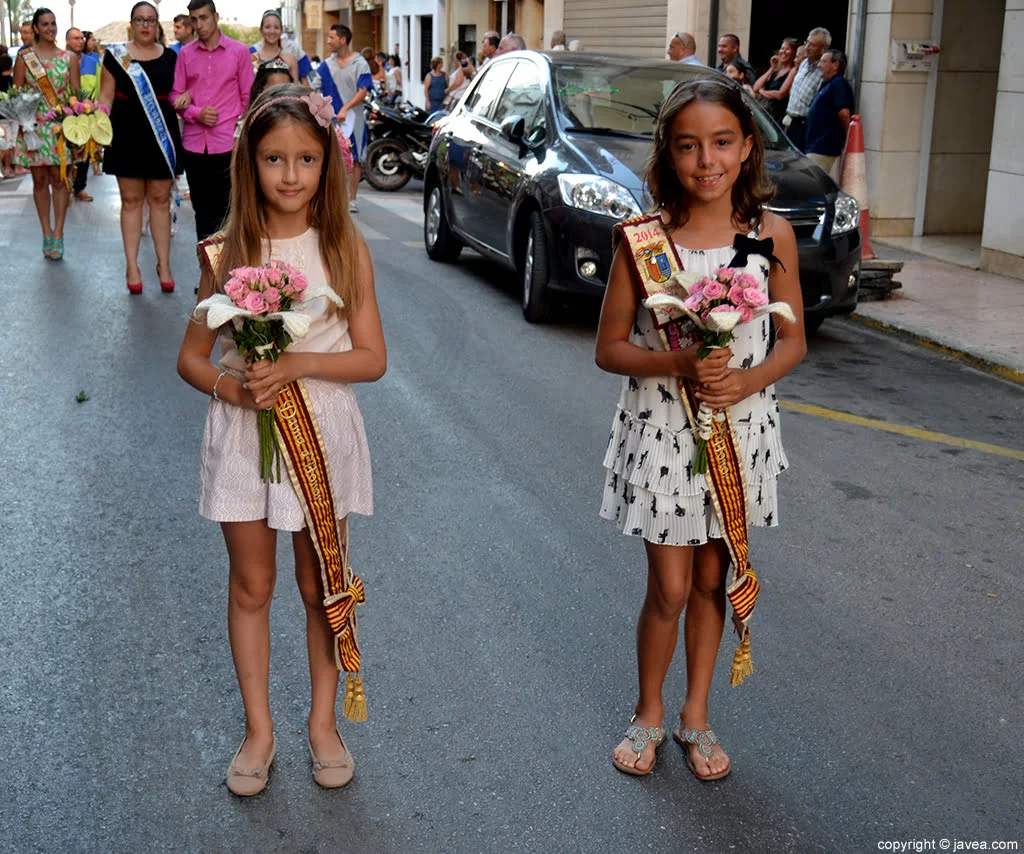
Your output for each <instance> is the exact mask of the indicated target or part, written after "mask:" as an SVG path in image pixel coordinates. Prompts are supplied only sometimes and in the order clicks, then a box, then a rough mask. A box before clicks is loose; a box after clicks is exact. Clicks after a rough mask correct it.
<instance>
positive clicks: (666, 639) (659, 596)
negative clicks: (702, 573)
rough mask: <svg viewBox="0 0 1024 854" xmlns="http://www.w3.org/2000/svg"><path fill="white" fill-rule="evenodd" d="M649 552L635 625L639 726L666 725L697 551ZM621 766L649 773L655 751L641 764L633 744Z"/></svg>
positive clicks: (626, 744) (625, 743)
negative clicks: (666, 692)
mask: <svg viewBox="0 0 1024 854" xmlns="http://www.w3.org/2000/svg"><path fill="white" fill-rule="evenodd" d="M644 546H645V547H646V548H647V595H646V597H645V598H644V604H643V607H642V608H641V609H640V619H639V620H638V621H637V626H636V658H637V667H638V670H639V675H640V699H639V700H638V701H637V704H636V721H635V723H636V724H637V725H638V726H658V727H660V726H662V725H663V718H664V716H665V703H664V701H663V700H662V696H661V689H662V685H663V684H664V682H665V674H666V673H668V667H669V664H671V663H672V655H673V654H674V653H675V649H676V640H677V638H678V636H679V615H680V614H682V612H683V608H684V607H685V605H686V602H687V598H688V597H689V596H690V586H691V575H692V570H693V549H692V548H689V547H686V546H659V545H655V544H654V543H648V542H646V541H645V542H644ZM615 759H616V760H617V761H618V762H619V763H620V764H622V765H627V766H630V767H635V768H636V769H637V770H639V771H644V770H647V769H648V768H650V767H651V764H652V763H653V762H654V748H653V747H648V748H647V749H646V750H645V751H644V752H643V754H642V755H641V756H640V758H639V759H637V755H636V753H635V752H634V751H633V749H632V745H631V743H630V741H629V739H623V740H622V742H621V743H620V744H619V745H618V747H616V748H615Z"/></svg>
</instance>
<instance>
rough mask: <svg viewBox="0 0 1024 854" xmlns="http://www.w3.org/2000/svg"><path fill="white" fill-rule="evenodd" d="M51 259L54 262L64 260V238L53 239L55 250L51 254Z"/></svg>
mask: <svg viewBox="0 0 1024 854" xmlns="http://www.w3.org/2000/svg"><path fill="white" fill-rule="evenodd" d="M50 258H51V259H53V260H54V261H63V260H64V238H63V237H55V238H53V250H52V251H51V252H50Z"/></svg>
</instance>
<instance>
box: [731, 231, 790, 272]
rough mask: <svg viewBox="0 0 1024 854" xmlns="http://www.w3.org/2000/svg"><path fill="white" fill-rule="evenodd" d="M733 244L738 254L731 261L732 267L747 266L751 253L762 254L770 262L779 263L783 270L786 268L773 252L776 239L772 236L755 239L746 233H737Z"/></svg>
mask: <svg viewBox="0 0 1024 854" xmlns="http://www.w3.org/2000/svg"><path fill="white" fill-rule="evenodd" d="M732 246H733V249H735V250H736V255H735V256H734V257H733V259H732V261H730V262H729V266H730V267H746V266H747V262H748V261H749V260H750V258H749V256H750V255H761V256H763V257H765V258H767V259H768V260H769V261H770V262H773V263H775V264H778V265H779V266H780V267H782V269H783V270H785V269H786V265H785V264H783V263H782V262H781V261H780V260H779V259H778V258H776V257H775V256H774V255H773V254H772V250H773V249H774V248H775V241H774V240H772V239H771V238H770V237H766V238H765V239H764V240H754V238H753V237H747V236H746V235H745V234H737V235H736V236H735V237H734V238H733V240H732Z"/></svg>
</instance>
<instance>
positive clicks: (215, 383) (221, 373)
mask: <svg viewBox="0 0 1024 854" xmlns="http://www.w3.org/2000/svg"><path fill="white" fill-rule="evenodd" d="M227 372H228V369H227V368H225V369H224V370H223V371H221V372H220V376H218V377H217V379H216V381H215V382H214V383H213V391H212V392H211V394H212V395H213V399H214V400H220V398H219V397H217V383H219V382H220V381H221V379H222V378H223V377H224V374H226V373H227Z"/></svg>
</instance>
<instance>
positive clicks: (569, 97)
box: [552, 63, 792, 151]
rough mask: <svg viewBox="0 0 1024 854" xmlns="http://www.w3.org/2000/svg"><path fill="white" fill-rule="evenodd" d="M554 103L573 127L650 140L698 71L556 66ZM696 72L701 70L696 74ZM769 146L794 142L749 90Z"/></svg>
mask: <svg viewBox="0 0 1024 854" xmlns="http://www.w3.org/2000/svg"><path fill="white" fill-rule="evenodd" d="M552 71H553V76H554V90H555V103H556V106H557V107H558V112H559V114H560V115H561V117H562V120H563V121H564V123H565V129H566V130H567V131H570V132H577V133H590V134H601V135H608V136H633V137H638V138H642V139H643V138H646V139H649V138H650V136H651V134H652V132H653V131H654V123H655V121H656V120H657V118H658V111H659V110H660V109H661V105H662V104H663V103H665V99H666V98H667V97H668V95H669V93H670V92H671V91H672V90H673V89H674V88H675V87H676V85H677V84H679V83H681V82H683V81H686V80H692V79H694V78H695V77H696V76H698V74H699V73H700V72H699V69H695V67H694V66H692V65H685V64H684V65H680V66H679V68H673V67H671V66H668V65H667V66H665V67H656V68H643V67H640V68H637V67H633V66H629V65H615V64H612V63H603V64H601V65H589V64H588V65H568V64H566V65H561V64H558V65H555V66H554V68H553V69H552ZM695 72H696V73H695ZM744 97H745V98H746V99H747V103H748V104H750V108H751V110H752V111H753V113H754V118H755V120H756V121H757V125H758V127H759V128H760V130H761V138H762V140H763V142H764V147H765V148H766V149H768V150H769V151H790V150H791V148H792V146H791V145H790V143H789V141H788V140H787V139H786V137H785V136H784V135H783V134H782V133H781V131H779V129H778V127H777V126H776V125H775V124H774V123H773V122H772V120H771V119H770V118H768V116H767V114H766V113H765V112H764V111H763V110H762V109H761V108H760V107H759V106H758V105H757V102H756V101H755V99H754V98H752V97H750V96H749V95H747V94H746V93H744Z"/></svg>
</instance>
